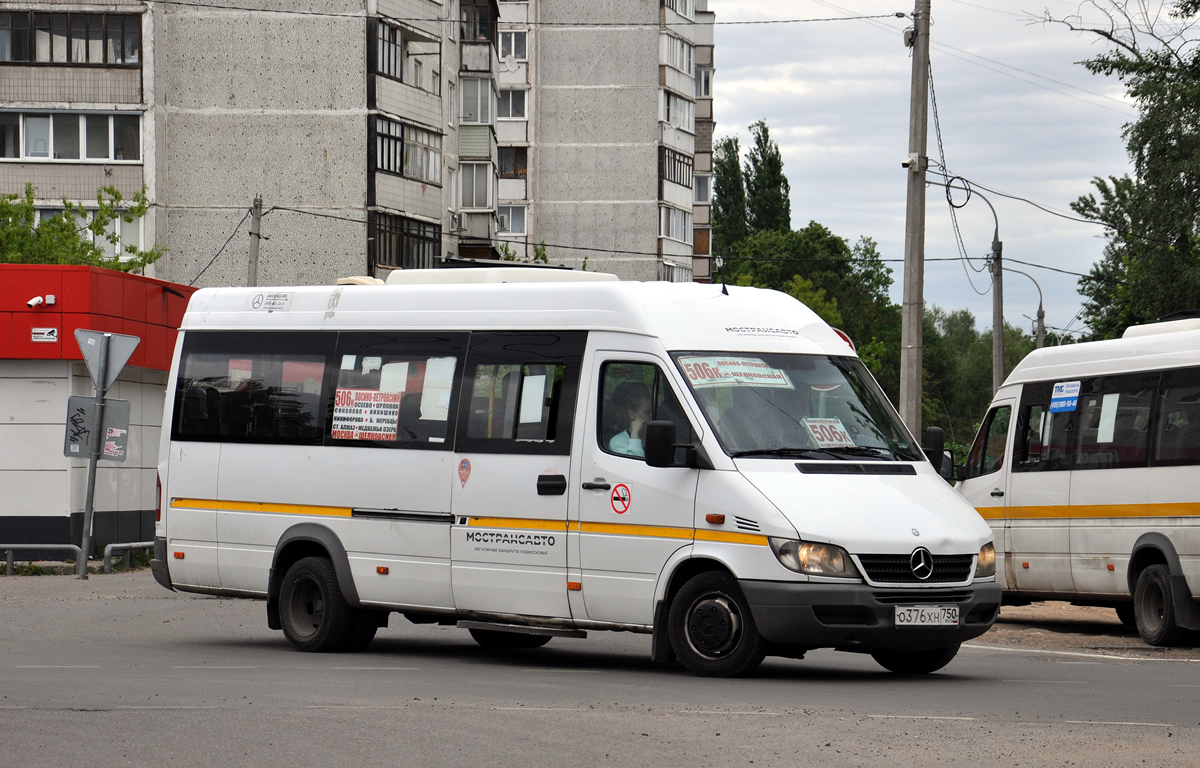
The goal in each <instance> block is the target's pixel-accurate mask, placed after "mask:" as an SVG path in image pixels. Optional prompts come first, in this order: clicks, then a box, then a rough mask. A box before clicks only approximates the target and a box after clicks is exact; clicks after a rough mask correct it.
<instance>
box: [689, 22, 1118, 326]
mask: <svg viewBox="0 0 1200 768" xmlns="http://www.w3.org/2000/svg"><path fill="white" fill-rule="evenodd" d="M932 7H933V28H932V32H931V37H930V40H931V50H930V60H931V67H932V71H933V79H934V85H935V91H936V94H937V107H938V110H937V111H938V114H939V116H940V120H941V133H942V139H943V145H944V149H945V158H946V165H947V167H948V168H950V170H951V171H952V172H953V173H954V174H956V175H958V176H962V177H965V178H967V179H970V180H971V181H973V182H977V183H980V184H983V185H986V186H988V187H991V188H992V189H995V190H999V191H1001V192H1005V193H1008V194H1011V195H1017V196H1021V197H1025V198H1028V199H1030V200H1033V201H1035V202H1037V203H1040V204H1042V205H1044V206H1046V207H1048V208H1052V209H1055V210H1058V211H1062V212H1064V213H1068V214H1069V213H1070V209H1069V207H1068V205H1069V203H1070V202H1071V201H1072V200H1074V199H1076V198H1077V197H1079V196H1080V195H1082V194H1086V193H1088V192H1090V191H1091V185H1090V180H1091V179H1092V177H1094V176H1109V175H1120V174H1123V173H1125V172H1127V171H1128V170H1129V163H1128V160H1127V157H1126V154H1125V151H1124V145H1123V142H1122V140H1121V126H1122V125H1123V124H1124V123H1126V122H1127V121H1129V120H1130V119H1131V118H1132V117H1133V116H1134V111H1133V109H1132V108H1131V107H1130V106H1129V105H1128V103H1127V102H1126V100H1125V99H1124V92H1123V89H1122V88H1121V85H1120V83H1119V82H1117V81H1116V80H1115V79H1109V78H1104V77H1099V76H1094V75H1091V74H1090V73H1088V72H1087V71H1086V70H1085V69H1084V68H1083V67H1082V66H1080V65H1079V64H1078V63H1077V62H1079V61H1080V60H1082V59H1084V58H1087V57H1089V56H1092V55H1095V54H1096V53H1099V52H1101V51H1103V50H1104V48H1103V46H1101V45H1100V44H1099V43H1098V42H1097V41H1096V40H1095V39H1094V38H1092V37H1090V36H1082V35H1078V34H1076V33H1073V32H1071V31H1070V30H1068V29H1066V28H1065V27H1062V26H1057V25H1043V24H1031V23H1030V22H1029V19H1030V18H1031V17H1040V16H1041V15H1042V14H1043V12H1044V11H1046V10H1049V11H1050V12H1051V13H1053V14H1055V15H1062V14H1070V13H1073V12H1075V11H1076V10H1077V9H1078V7H1079V4H1078V2H1067V1H1066V0H1035V1H1034V2H1025V0H932ZM709 9H710V10H713V11H715V12H716V14H717V22H718V26H717V28H716V67H717V74H716V81H715V86H714V97H715V104H714V112H715V117H716V120H717V129H716V133H715V136H716V137H718V138H719V137H722V136H728V135H737V136H738V137H739V139H740V140H741V142H742V146H743V147H746V146H747V145H748V144H749V140H750V137H749V131H748V130H747V126H749V125H750V123H752V122H754V121H755V120H758V119H760V118H763V119H766V121H767V124H768V126H769V127H770V129H771V135H772V137H773V138H774V139H775V140H776V141H777V142H778V143H779V145H780V148H781V150H782V152H783V159H784V169H785V171H786V173H787V176H788V180H789V181H790V183H791V188H792V192H791V199H792V226H793V228H800V227H802V226H804V225H805V224H807V223H808V222H809V221H818V222H820V223H822V224H824V225H826V226H827V227H829V228H830V229H831V230H833V231H834V232H836V233H837V234H838V235H840V236H842V237H845V238H847V239H849V240H850V241H851V242H853V241H854V240H857V239H858V237H859V236H860V235H866V236H868V237H871V238H874V239H875V240H876V241H877V242H878V243H879V249H880V251H881V253H882V255H883V257H884V258H885V259H901V260H902V259H903V257H904V217H905V184H906V176H905V173H906V172H905V171H904V169H902V168H901V167H900V160H901V159H902V158H903V157H904V156H905V155H907V154H908V116H909V83H910V78H911V72H912V69H911V67H912V60H911V58H910V56H909V49H907V48H905V47H904V45H903V43H902V38H901V34H902V30H903V29H904V28H905V27H907V26H909V23H910V22H909V19H907V18H905V19H898V18H887V19H879V20H854V21H829V22H824V23H793V24H770V25H746V26H738V25H723V24H721V22H730V21H747V20H754V19H814V18H829V17H838V16H857V15H874V14H891V13H895V12H905V13H909V14H911V12H912V9H913V2H912V0H709ZM929 130H930V138H929V155H930V157H931V158H933V159H935V160H936V159H937V158H938V149H937V142H936V137H935V134H934V126H933V114H932V111H931V113H930V127H929ZM935 178H936V177H934V176H932V175H931V176H930V179H931V180H932V179H935ZM985 194H986V193H985ZM958 197H959V199H960V200H961V197H962V193H958ZM988 197H989V199H990V200H991V202H992V204H993V205H994V206H995V208H996V213H997V215H998V217H999V224H1000V239H1001V240H1002V241H1003V243H1004V256H1005V257H1006V259H1019V260H1021V261H1026V262H1032V263H1034V264H1041V265H1046V266H1053V267H1057V268H1059V269H1064V270H1069V271H1072V272H1087V271H1088V270H1089V268H1090V267H1091V265H1092V264H1093V263H1094V262H1095V261H1096V260H1097V259H1099V258H1100V255H1101V251H1102V248H1103V245H1104V241H1103V240H1102V239H1101V238H1100V228H1099V227H1097V226H1095V225H1091V224H1082V223H1075V222H1071V221H1067V220H1064V219H1061V218H1057V217H1055V216H1052V215H1050V214H1047V213H1043V212H1042V211H1039V210H1037V209H1036V208H1034V207H1032V206H1030V205H1027V204H1025V203H1022V202H1017V201H1014V200H1008V199H1004V198H1001V197H998V196H996V195H988ZM926 201H927V202H926V206H927V221H926V257H927V258H930V259H934V258H948V257H955V256H957V253H958V251H957V247H956V245H955V240H954V235H953V229H952V224H951V219H950V215H949V206H948V204H947V202H946V200H945V197H944V192H943V190H942V189H940V188H937V187H930V188H929V190H928V193H927V197H926ZM958 220H959V225H960V228H961V230H962V234H963V238H964V241H965V245H966V249H967V253H968V254H969V255H971V256H973V257H982V256H985V255H986V254H987V253H988V252H989V251H990V249H991V239H992V230H993V226H994V224H993V219H992V215H991V212H990V211H989V210H988V207H987V205H986V204H985V203H984V202H983V201H982V200H977V199H973V200H971V201H970V202H969V203H968V204H967V205H966V206H965V207H964V208H962V209H960V210H959V211H958ZM889 266H891V267H892V268H893V270H894V277H895V279H896V284H895V285H894V286H893V289H892V296H893V298H894V299H895V300H896V301H897V302H899V301H900V298H901V277H902V275H903V269H902V264H901V263H898V262H897V263H893V264H890V265H889ZM1006 266H1010V267H1013V268H1016V269H1021V270H1023V271H1026V272H1028V273H1029V274H1031V275H1032V276H1033V277H1034V278H1035V279H1036V280H1037V282H1038V283H1039V284H1040V285H1041V288H1042V292H1043V295H1044V299H1045V310H1046V324H1047V326H1050V327H1059V328H1061V327H1063V326H1066V325H1067V324H1068V323H1070V322H1071V321H1072V319H1073V318H1075V317H1076V315H1077V313H1078V311H1079V308H1080V303H1081V300H1080V297H1079V295H1078V292H1077V286H1076V282H1077V278H1076V277H1073V276H1070V275H1064V274H1060V273H1056V272H1052V271H1048V270H1045V269H1038V268H1036V267H1026V266H1022V265H1019V264H1015V263H1011V262H1006ZM974 267H975V269H979V270H982V269H983V262H982V260H976V261H975V262H974ZM989 286H990V282H989V278H988V274H987V272H986V271H983V272H975V271H969V274H968V270H966V269H965V268H964V265H963V262H961V261H948V262H932V261H931V262H929V263H927V265H926V271H925V299H926V302H927V303H928V304H936V305H938V306H941V307H945V308H947V309H958V308H963V307H966V308H968V309H970V310H971V312H972V313H974V315H975V317H976V320H977V323H978V324H979V325H980V326H981V327H988V328H990V325H991V316H992V315H991V312H992V309H991V307H992V298H991V294H990V292H988V293H987V294H986V295H980V293H978V292H982V291H986V290H988V288H989ZM977 291H978V292H977ZM1037 299H1038V294H1037V289H1036V288H1035V287H1034V284H1033V282H1032V281H1031V280H1030V279H1029V278H1027V277H1025V276H1022V275H1018V274H1013V273H1008V272H1006V273H1005V279H1004V304H1005V319H1006V320H1007V321H1008V322H1010V323H1013V324H1015V325H1021V326H1023V327H1026V328H1029V327H1030V325H1031V321H1030V320H1027V319H1026V318H1025V317H1023V315H1028V316H1029V317H1031V318H1032V317H1033V316H1034V315H1035V314H1036V310H1037ZM1070 327H1071V329H1072V330H1076V331H1077V330H1079V329H1080V327H1081V323H1080V321H1079V320H1078V319H1076V320H1075V322H1074V324H1073V325H1071V326H1070Z"/></svg>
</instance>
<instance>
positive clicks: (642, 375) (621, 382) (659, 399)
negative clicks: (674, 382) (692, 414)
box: [596, 362, 693, 464]
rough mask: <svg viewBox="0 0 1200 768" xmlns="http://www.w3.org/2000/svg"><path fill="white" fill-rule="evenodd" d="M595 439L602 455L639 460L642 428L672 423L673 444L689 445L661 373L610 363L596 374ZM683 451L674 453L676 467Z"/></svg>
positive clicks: (684, 420) (684, 423)
mask: <svg viewBox="0 0 1200 768" xmlns="http://www.w3.org/2000/svg"><path fill="white" fill-rule="evenodd" d="M598 413H599V418H598V419H597V420H596V439H597V441H598V442H599V444H600V449H601V450H603V451H604V452H605V453H612V454H616V455H619V456H630V457H632V458H641V457H643V456H645V455H646V454H645V450H644V449H643V447H642V438H643V437H644V436H645V431H644V430H645V425H646V423H647V422H650V421H654V420H656V419H661V420H669V421H673V422H675V442H676V443H679V444H686V443H691V442H692V439H693V438H692V425H691V423H690V422H689V421H688V419H687V417H686V416H684V411H683V408H682V407H681V406H680V405H679V399H678V398H676V397H675V393H674V392H673V391H672V390H671V385H670V384H668V383H667V380H666V378H665V377H664V376H663V373H662V371H661V370H660V369H659V367H658V366H657V365H653V364H650V363H631V362H610V363H605V364H604V367H603V368H602V369H601V371H600V409H599V412H598ZM686 450H687V449H686V448H677V449H676V457H675V460H676V463H677V464H682V463H683V462H684V456H683V454H684V453H686Z"/></svg>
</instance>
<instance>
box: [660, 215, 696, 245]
mask: <svg viewBox="0 0 1200 768" xmlns="http://www.w3.org/2000/svg"><path fill="white" fill-rule="evenodd" d="M692 224H693V217H692V212H691V211H685V210H682V209H680V208H674V207H672V206H669V205H660V206H659V208H658V236H659V237H663V238H666V239H667V240H674V241H676V242H679V243H684V244H686V245H691V244H692Z"/></svg>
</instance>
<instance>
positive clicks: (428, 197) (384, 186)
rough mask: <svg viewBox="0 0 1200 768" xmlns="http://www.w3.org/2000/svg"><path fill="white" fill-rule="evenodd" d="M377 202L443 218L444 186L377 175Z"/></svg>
mask: <svg viewBox="0 0 1200 768" xmlns="http://www.w3.org/2000/svg"><path fill="white" fill-rule="evenodd" d="M375 204H376V205H378V206H380V207H383V208H391V209H393V210H397V211H403V212H405V213H408V214H416V215H418V216H425V217H428V218H431V219H435V220H437V221H441V220H442V208H443V206H442V188H441V187H437V186H434V185H432V184H422V183H421V182H419V181H413V180H412V179H406V178H404V177H402V176H393V175H392V174H390V173H379V174H376V175H375Z"/></svg>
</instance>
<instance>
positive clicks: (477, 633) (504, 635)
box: [468, 629, 550, 650]
mask: <svg viewBox="0 0 1200 768" xmlns="http://www.w3.org/2000/svg"><path fill="white" fill-rule="evenodd" d="M468 631H469V632H470V633H471V638H472V639H474V640H475V642H477V643H479V644H480V645H482V646H483V647H484V648H495V649H498V650H512V649H515V648H541V647H542V646H543V645H545V644H546V643H548V642H550V635H531V634H526V633H525V632H500V631H497V630H495V629H472V630H468Z"/></svg>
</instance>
